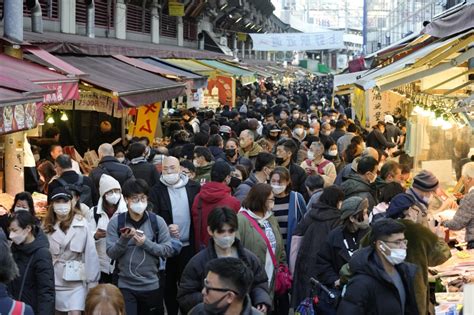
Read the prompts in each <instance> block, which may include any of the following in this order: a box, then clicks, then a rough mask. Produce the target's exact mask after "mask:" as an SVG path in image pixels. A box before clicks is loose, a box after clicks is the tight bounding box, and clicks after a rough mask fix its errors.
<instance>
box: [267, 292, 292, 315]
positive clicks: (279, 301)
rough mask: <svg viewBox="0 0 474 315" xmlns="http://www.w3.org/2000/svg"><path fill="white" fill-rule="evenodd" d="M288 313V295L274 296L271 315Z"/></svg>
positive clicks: (285, 314)
mask: <svg viewBox="0 0 474 315" xmlns="http://www.w3.org/2000/svg"><path fill="white" fill-rule="evenodd" d="M289 311H290V296H289V295H288V293H286V294H283V295H276V294H275V297H274V298H273V311H272V312H271V314H272V315H287V314H289Z"/></svg>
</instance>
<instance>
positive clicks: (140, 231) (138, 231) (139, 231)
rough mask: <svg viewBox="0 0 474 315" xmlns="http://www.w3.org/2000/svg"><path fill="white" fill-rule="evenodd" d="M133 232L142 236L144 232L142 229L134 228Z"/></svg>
mask: <svg viewBox="0 0 474 315" xmlns="http://www.w3.org/2000/svg"><path fill="white" fill-rule="evenodd" d="M135 233H136V234H138V236H143V234H145V233H144V232H143V231H142V230H135Z"/></svg>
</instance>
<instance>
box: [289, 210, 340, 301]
mask: <svg viewBox="0 0 474 315" xmlns="http://www.w3.org/2000/svg"><path fill="white" fill-rule="evenodd" d="M340 216H341V212H340V210H339V209H337V208H334V207H331V206H329V205H327V204H325V203H322V202H318V203H316V204H315V205H314V207H313V208H312V209H311V210H310V211H309V212H308V213H307V215H306V216H305V217H304V218H303V220H302V221H301V222H300V223H299V224H298V226H297V227H296V230H295V233H294V234H293V235H299V236H303V239H302V240H301V245H300V249H299V252H298V255H297V256H296V264H295V274H294V275H293V295H292V305H293V306H294V307H296V306H298V305H299V304H300V303H301V301H303V300H304V299H305V298H306V297H309V294H310V291H311V285H310V282H309V279H310V277H316V274H317V270H316V264H315V262H316V258H317V256H318V253H319V251H320V250H321V247H322V246H323V244H324V242H325V240H326V237H327V235H328V234H329V232H330V231H331V230H332V229H334V228H335V227H336V226H338V225H339V223H340Z"/></svg>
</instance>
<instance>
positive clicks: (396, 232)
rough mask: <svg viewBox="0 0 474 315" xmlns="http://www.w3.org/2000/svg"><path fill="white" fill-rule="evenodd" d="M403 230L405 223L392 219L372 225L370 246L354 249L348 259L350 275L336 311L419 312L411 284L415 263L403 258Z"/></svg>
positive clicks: (341, 313)
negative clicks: (355, 250)
mask: <svg viewBox="0 0 474 315" xmlns="http://www.w3.org/2000/svg"><path fill="white" fill-rule="evenodd" d="M404 233H405V226H404V225H403V224H402V223H400V222H397V221H395V220H393V219H383V220H380V221H377V222H375V223H374V224H373V225H372V230H371V235H370V239H369V241H370V246H367V247H364V248H361V249H360V250H358V251H357V252H355V253H354V255H353V256H352V258H351V260H350V262H349V268H350V270H351V272H352V273H353V275H352V277H351V278H350V280H349V283H348V284H347V286H346V290H345V293H344V295H343V297H342V300H341V302H340V303H339V307H338V310H337V314H339V315H345V314H351V315H365V314H386V315H400V314H421V313H419V311H418V307H417V303H416V299H415V292H414V288H413V284H414V283H415V279H414V278H415V274H416V272H417V267H416V265H414V264H411V263H408V262H405V258H406V254H407V239H406V238H405V234H404ZM425 314H426V313H425Z"/></svg>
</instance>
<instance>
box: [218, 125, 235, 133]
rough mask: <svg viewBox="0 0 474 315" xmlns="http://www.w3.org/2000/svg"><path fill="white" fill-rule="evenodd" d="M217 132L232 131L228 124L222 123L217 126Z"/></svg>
mask: <svg viewBox="0 0 474 315" xmlns="http://www.w3.org/2000/svg"><path fill="white" fill-rule="evenodd" d="M219 132H223V133H229V134H230V133H231V132H232V129H231V128H230V127H229V126H226V125H222V126H220V127H219Z"/></svg>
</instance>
